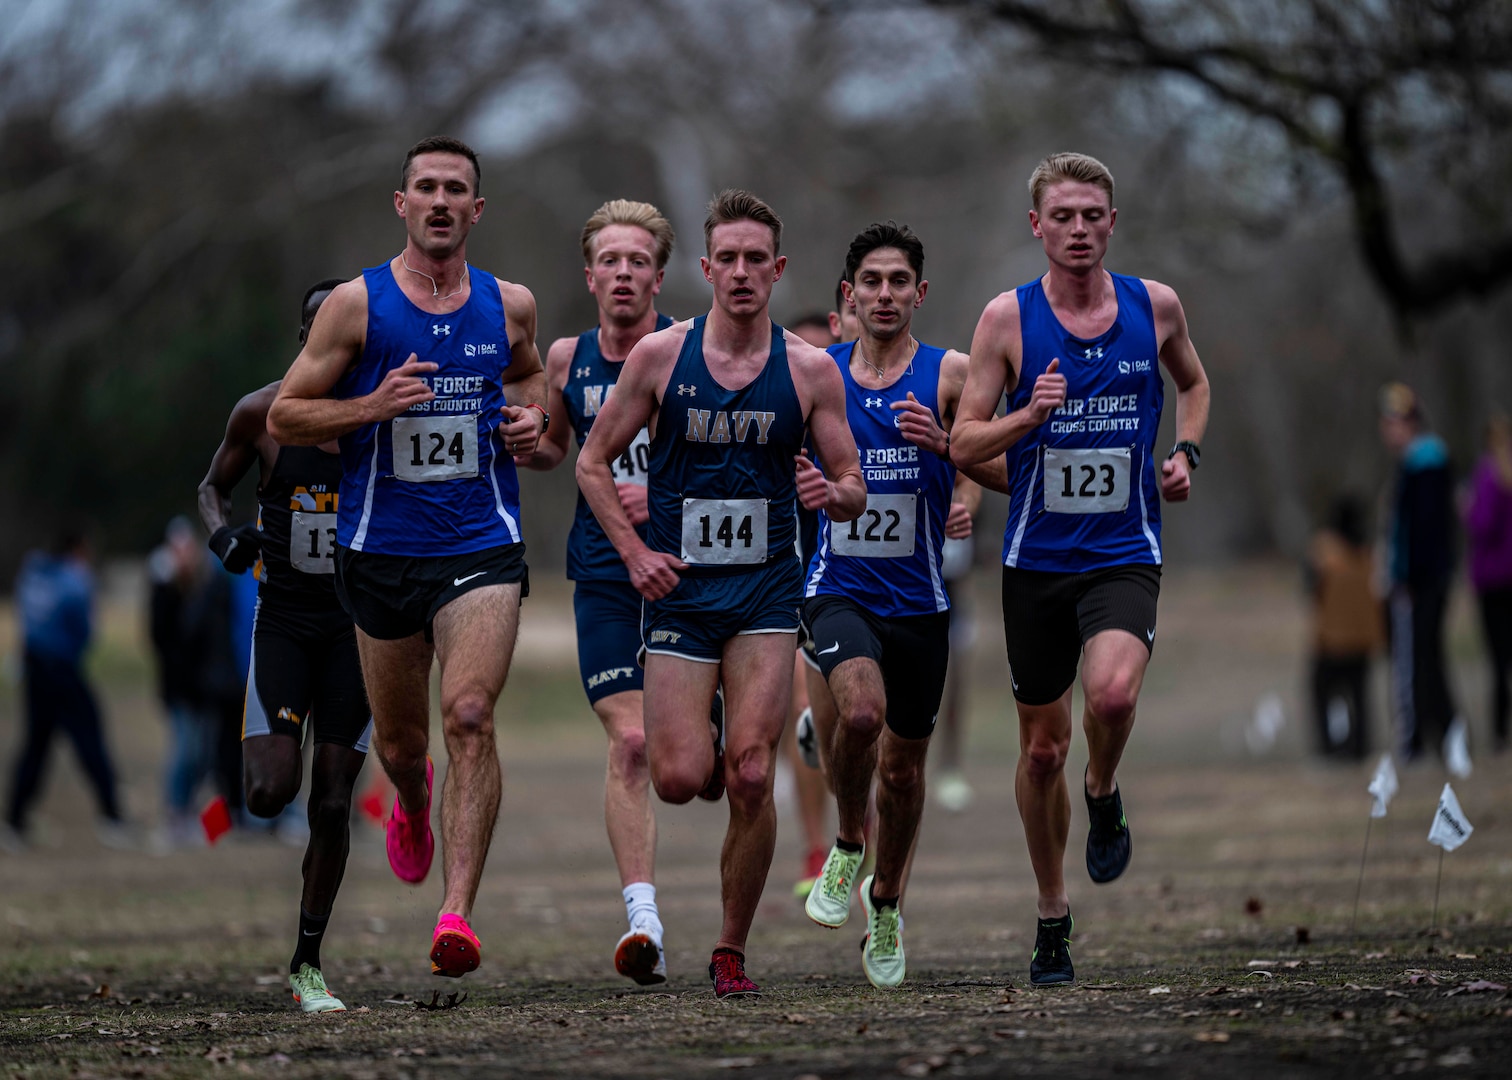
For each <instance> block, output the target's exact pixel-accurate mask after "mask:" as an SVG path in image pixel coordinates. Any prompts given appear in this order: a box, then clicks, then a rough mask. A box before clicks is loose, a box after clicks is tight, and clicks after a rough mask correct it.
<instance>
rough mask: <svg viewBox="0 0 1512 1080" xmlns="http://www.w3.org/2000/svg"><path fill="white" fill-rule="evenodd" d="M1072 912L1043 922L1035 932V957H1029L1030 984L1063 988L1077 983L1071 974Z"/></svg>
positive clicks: (1072, 972) (1073, 974)
mask: <svg viewBox="0 0 1512 1080" xmlns="http://www.w3.org/2000/svg"><path fill="white" fill-rule="evenodd" d="M1074 925H1075V923H1074V922H1073V920H1072V918H1071V913H1070V912H1069V911H1068V912H1066V914H1065V915H1064V916H1063V917H1061V918H1059V919H1041V920H1040V921H1039V928H1038V929H1037V930H1035V932H1034V955H1033V956H1031V957H1029V982H1030V983H1031V984H1032V985H1034V986H1061V985H1064V984H1066V983H1070V982H1074V981H1075V980H1076V973H1075V972H1074V971H1072V970H1071V928H1072V927H1073V926H1074Z"/></svg>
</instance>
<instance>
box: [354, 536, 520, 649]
mask: <svg viewBox="0 0 1512 1080" xmlns="http://www.w3.org/2000/svg"><path fill="white" fill-rule="evenodd" d="M516 583H518V584H519V586H520V598H521V599H522V600H523V599H524V598H525V597H527V596H529V595H530V571H529V569H528V568H527V567H526V565H525V545H524V544H505V545H503V546H502V547H495V548H485V549H484V550H482V551H473V552H469V553H468V554H466V555H440V556H430V557H420V556H414V555H382V554H378V553H376V552H370V551H353V550H351V549H350V548H344V547H340V546H338V547H337V548H336V596H337V598H338V599H339V600H340V601H341V606H342V607H344V608H346V610H347V612H348V613H349V614H350V615H351V616H352V621H354V622H355V623H356V624H357V628H358V629H359V630H361V631H362V632H363V633H364V634H366V635H367V636H368V637H371V638H378V639H379V640H381V641H394V640H397V639H398V638H407V637H411V636H413V635H415V634H418V633H420V632H421V631H424V633H425V640H426V641H430V640H432V637H433V635H432V629H433V626H434V623H435V621H436V612H438V611H440V610H441V609H442V608H444V607H445V606H446V605H447V604H449V603H451V602H452V601H453V600H455V599H456V598H457V597H459V596H461V595H463V594H464V593H469V592H472V591H473V590H474V589H482V588H485V587H487V586H489V585H513V584H516Z"/></svg>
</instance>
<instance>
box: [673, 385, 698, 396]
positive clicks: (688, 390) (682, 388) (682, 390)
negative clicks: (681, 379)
mask: <svg viewBox="0 0 1512 1080" xmlns="http://www.w3.org/2000/svg"><path fill="white" fill-rule="evenodd" d="M696 393H698V387H696V386H689V385H688V384H687V383H678V384H677V396H678V397H682V396H683V395H684V394H686V395H687V396H688V397H692V396H693V395H694V394H696Z"/></svg>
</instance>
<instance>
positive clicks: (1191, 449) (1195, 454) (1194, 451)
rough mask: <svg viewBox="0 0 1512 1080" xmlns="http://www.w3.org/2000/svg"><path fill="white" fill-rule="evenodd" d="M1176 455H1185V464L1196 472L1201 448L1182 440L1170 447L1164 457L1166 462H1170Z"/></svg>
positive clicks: (1200, 457)
mask: <svg viewBox="0 0 1512 1080" xmlns="http://www.w3.org/2000/svg"><path fill="white" fill-rule="evenodd" d="M1178 453H1180V454H1185V455H1186V459H1187V464H1188V465H1190V466H1191V467H1192V471H1193V472H1196V471H1197V466H1198V465H1199V464H1201V462H1202V447H1200V446H1198V445H1197V444H1196V443H1194V442H1192V441H1191V440H1190V439H1182V440H1181V441H1180V442H1179V443H1177V444H1176V445H1175V446H1173V447H1171V452H1170V453H1169V454H1167V455H1166V460H1167V461H1170V460H1171V459H1172V458H1173V457H1175V456H1176V455H1177V454H1178Z"/></svg>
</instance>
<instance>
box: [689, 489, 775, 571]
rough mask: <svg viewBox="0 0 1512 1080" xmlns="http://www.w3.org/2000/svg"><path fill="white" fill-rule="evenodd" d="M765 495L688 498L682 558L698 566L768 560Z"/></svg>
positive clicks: (753, 562)
mask: <svg viewBox="0 0 1512 1080" xmlns="http://www.w3.org/2000/svg"><path fill="white" fill-rule="evenodd" d="M766 557H767V503H766V500H765V499H684V500H683V510H682V559H683V562H686V563H690V564H693V565H696V566H744V565H747V564H759V563H764V562H766Z"/></svg>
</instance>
